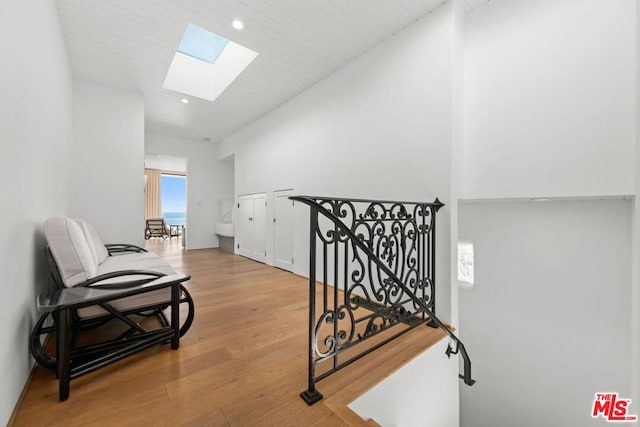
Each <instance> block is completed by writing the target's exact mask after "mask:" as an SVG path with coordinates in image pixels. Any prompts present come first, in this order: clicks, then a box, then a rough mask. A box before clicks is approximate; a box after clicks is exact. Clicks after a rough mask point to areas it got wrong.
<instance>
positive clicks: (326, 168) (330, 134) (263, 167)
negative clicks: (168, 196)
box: [220, 3, 454, 321]
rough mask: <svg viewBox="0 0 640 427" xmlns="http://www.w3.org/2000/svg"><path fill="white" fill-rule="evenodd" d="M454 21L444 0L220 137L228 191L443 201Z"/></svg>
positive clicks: (298, 249)
mask: <svg viewBox="0 0 640 427" xmlns="http://www.w3.org/2000/svg"><path fill="white" fill-rule="evenodd" d="M453 26H454V22H453V7H452V6H451V4H450V3H449V4H447V5H445V6H443V7H442V8H440V9H438V10H436V11H434V12H433V13H432V14H430V15H428V16H427V17H426V18H425V19H422V20H420V21H418V22H416V23H415V24H413V25H411V26H410V27H408V28H407V29H405V30H403V31H401V32H400V33H398V34H396V35H395V36H394V37H392V38H391V39H389V40H387V41H386V42H384V43H382V44H381V45H379V46H377V47H375V48H374V49H372V50H371V51H369V52H368V53H366V54H364V55H362V56H361V57H359V58H357V59H355V60H354V61H353V62H351V63H350V64H348V65H346V66H345V67H343V68H342V69H340V70H338V71H337V72H336V73H334V74H333V75H331V76H329V77H328V78H326V79H325V80H323V81H322V82H320V83H318V84H317V85H315V86H314V87H312V88H311V89H309V90H307V91H306V92H304V93H302V94H301V95H299V96H297V97H295V98H294V99H293V100H291V101H290V102H288V103H287V104H285V105H283V106H282V107H280V108H278V109H277V110H275V111H273V112H271V113H269V114H267V115H266V116H264V117H263V118H261V119H259V120H258V121H256V122H254V123H253V124H251V125H249V126H248V127H246V128H244V129H243V130H241V131H240V132H238V133H236V134H235V135H233V136H231V137H229V138H227V139H225V140H224V141H223V142H222V145H221V152H220V155H221V156H227V155H229V154H230V153H235V162H236V165H235V190H236V196H237V195H241V194H248V193H258V192H268V193H269V194H270V195H271V192H272V191H274V190H278V189H286V188H293V189H295V193H297V194H312V195H323V196H335V197H359V198H379V199H387V200H427V201H431V200H433V199H434V198H435V197H439V198H440V200H442V201H443V202H444V203H445V204H447V205H450V204H451V203H452V199H451V150H452V148H451V140H452V93H453V92H452V91H453V89H452V80H453V77H452V67H453V54H452V50H453V38H454V28H453ZM295 210H296V212H295V233H294V236H295V241H294V257H295V260H296V261H295V265H294V271H295V272H296V273H298V274H303V275H307V274H308V251H309V248H308V231H307V229H308V222H309V219H308V218H309V215H308V210H307V208H306V207H296V209H295ZM449 217H450V212H449V208H448V207H447V208H444V209H442V210H441V211H440V212H439V213H438V223H439V224H438V243H437V244H438V268H437V294H438V296H437V304H438V308H437V311H438V314H441V315H442V317H443V318H444V319H445V320H447V321H449V319H450V306H451V300H450V283H449V277H450V276H449V269H450V265H449V261H450V258H449V251H450V242H449V238H450V220H449ZM270 222H271V219H270V218H268V219H267V224H270ZM272 234H273V233H272V230H271V228H270V229H269V230H268V232H267V236H270V235H272ZM267 251H268V252H267V259H268V262H270V261H272V257H273V254H272V247H271V246H270V245H269V244H268V245H267Z"/></svg>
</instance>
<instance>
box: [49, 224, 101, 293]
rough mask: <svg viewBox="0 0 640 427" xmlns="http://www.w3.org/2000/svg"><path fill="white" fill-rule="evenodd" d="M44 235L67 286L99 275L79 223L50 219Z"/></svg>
mask: <svg viewBox="0 0 640 427" xmlns="http://www.w3.org/2000/svg"><path fill="white" fill-rule="evenodd" d="M44 235H45V238H46V239H47V243H48V244H49V248H50V250H51V253H52V254H53V258H54V260H55V261H56V264H57V265H58V269H59V270H60V275H61V276H62V281H63V283H64V285H65V286H67V287H72V286H75V285H77V284H78V283H82V282H84V281H86V280H87V279H90V278H92V277H94V276H95V275H96V274H97V269H98V265H97V263H96V262H95V259H94V257H93V255H92V253H91V249H90V247H89V244H88V243H87V240H86V238H85V237H84V233H83V232H82V229H81V227H80V225H79V224H78V223H77V222H75V221H74V220H72V219H70V218H62V217H55V218H50V219H48V220H47V221H46V222H45V223H44Z"/></svg>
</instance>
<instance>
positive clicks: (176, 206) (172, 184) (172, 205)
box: [161, 175, 187, 225]
mask: <svg viewBox="0 0 640 427" xmlns="http://www.w3.org/2000/svg"><path fill="white" fill-rule="evenodd" d="M161 189H162V216H163V217H164V219H165V221H166V222H167V224H171V225H186V211H187V196H186V195H187V180H186V178H185V177H184V176H178V175H162V178H161Z"/></svg>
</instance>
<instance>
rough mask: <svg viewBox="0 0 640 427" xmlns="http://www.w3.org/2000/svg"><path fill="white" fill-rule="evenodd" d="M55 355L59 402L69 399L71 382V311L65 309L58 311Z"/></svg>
mask: <svg viewBox="0 0 640 427" xmlns="http://www.w3.org/2000/svg"><path fill="white" fill-rule="evenodd" d="M56 336H57V343H56V344H57V346H58V348H57V353H58V393H59V398H60V401H61V402H63V401H65V400H67V399H68V398H69V382H70V381H71V358H70V356H69V352H70V349H71V311H70V310H69V309H67V308H64V309H62V310H59V311H58V328H57V330H56Z"/></svg>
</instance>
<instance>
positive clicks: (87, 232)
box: [76, 219, 109, 265]
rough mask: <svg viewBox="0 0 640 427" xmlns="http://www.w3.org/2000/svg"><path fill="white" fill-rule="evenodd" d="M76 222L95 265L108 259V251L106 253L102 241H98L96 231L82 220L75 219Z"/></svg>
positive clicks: (98, 237)
mask: <svg viewBox="0 0 640 427" xmlns="http://www.w3.org/2000/svg"><path fill="white" fill-rule="evenodd" d="M76 222H77V223H78V224H80V227H81V228H82V232H83V233H84V237H85V238H86V239H87V243H88V244H89V248H90V249H91V254H92V255H93V258H94V259H95V261H96V265H98V264H102V263H103V262H104V260H106V259H107V258H108V257H109V251H107V248H106V246H105V245H104V243H103V242H102V239H100V236H99V235H98V233H97V232H96V229H95V228H94V227H93V225H91V223H89V222H87V221H85V220H83V219H76Z"/></svg>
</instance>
